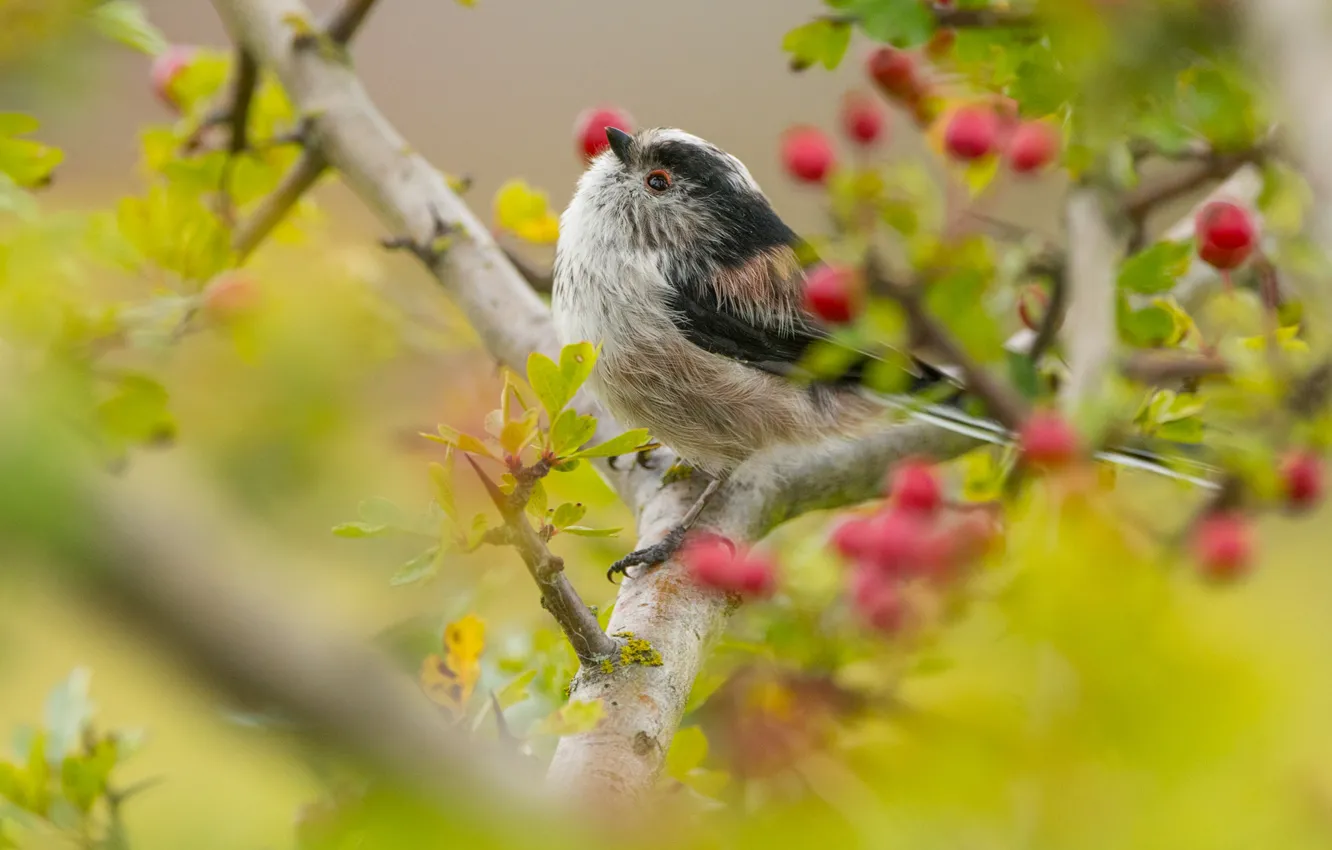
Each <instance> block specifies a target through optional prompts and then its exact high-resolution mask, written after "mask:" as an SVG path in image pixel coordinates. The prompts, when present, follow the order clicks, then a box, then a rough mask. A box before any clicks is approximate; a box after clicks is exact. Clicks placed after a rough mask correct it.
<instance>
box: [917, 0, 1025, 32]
mask: <svg viewBox="0 0 1332 850" xmlns="http://www.w3.org/2000/svg"><path fill="white" fill-rule="evenodd" d="M930 9H931V11H933V12H934V20H935V23H937V24H938V25H939V26H941V27H953V28H954V29H988V28H997V27H1030V26H1034V25H1035V24H1036V16H1035V15H1034V14H1032V13H1031V12H1025V11H1019V10H1016V9H958V8H955V7H954V6H952V5H948V6H944V5H942V4H939V3H936V4H934V5H933V6H931V7H930Z"/></svg>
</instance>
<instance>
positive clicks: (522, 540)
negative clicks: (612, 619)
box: [466, 455, 616, 668]
mask: <svg viewBox="0 0 1332 850" xmlns="http://www.w3.org/2000/svg"><path fill="white" fill-rule="evenodd" d="M466 457H467V462H468V463H470V464H471V465H472V469H473V470H475V471H476V475H477V477H478V478H480V479H481V483H482V485H483V486H484V487H485V488H486V493H487V495H489V496H490V500H491V501H492V502H494V503H495V507H496V508H497V509H498V510H499V512H500V516H501V517H503V518H504V523H505V525H506V526H507V527H508V529H509V540H508V542H509V543H510V544H512V545H513V547H514V548H515V549H517V550H518V554H519V555H520V556H522V559H523V563H524V564H526V565H527V571H528V572H529V573H531V574H532V579H533V580H534V581H535V582H536V584H537V587H538V588H540V590H541V607H542V608H545V609H546V610H547V611H549V612H550V615H551V616H552V617H554V618H555V622H557V623H559V624H560V628H561V629H562V630H563V631H564V635H565V637H566V638H568V639H569V643H570V645H572V646H573V650H574V653H575V654H576V655H577V656H578V660H579V661H580V662H581V663H582V665H583V667H584V668H590V667H592V666H593V665H595V664H596V663H597V662H598V661H600V660H602V659H604V658H607V657H609V656H610V655H611V654H612V653H614V652H615V649H616V643H615V641H613V640H612V639H611V638H609V637H608V636H607V635H606V633H605V632H603V631H602V630H601V625H600V624H599V623H598V622H597V617H596V615H595V614H593V613H592V609H591V608H589V607H588V606H587V603H586V602H584V601H583V598H582V597H581V596H579V595H578V591H576V590H574V588H573V585H572V584H570V583H569V578H568V576H566V575H565V574H564V560H563V559H562V558H560V557H559V556H558V555H556V554H554V553H553V552H551V551H550V547H548V546H547V545H546V541H545V540H543V539H542V538H541V535H540V534H538V533H537V530H536V529H535V528H533V527H532V524H531V523H530V522H528V521H527V517H526V516H525V515H524V513H523V511H524V508H525V507H526V502H527V499H526V498H524V499H523V500H522V504H515V502H514V500H512V499H510V498H509V497H507V496H505V495H504V493H503V492H501V490H500V489H499V486H498V485H496V484H495V482H494V481H492V480H490V477H489V476H488V475H486V474H485V472H483V471H482V470H481V467H480V466H478V465H477V463H476V461H474V460H472V457H471V456H470V455H467V456H466ZM529 477H530V476H529ZM514 492H515V493H517V492H518V491H517V490H516V489H515V491H514ZM527 493H528V494H529V495H530V494H531V485H529V486H528V490H527Z"/></svg>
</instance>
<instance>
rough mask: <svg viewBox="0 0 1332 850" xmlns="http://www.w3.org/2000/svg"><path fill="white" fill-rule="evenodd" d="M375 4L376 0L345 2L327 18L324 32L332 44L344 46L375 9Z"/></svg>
mask: <svg viewBox="0 0 1332 850" xmlns="http://www.w3.org/2000/svg"><path fill="white" fill-rule="evenodd" d="M375 2H376V0H347V2H345V3H343V4H342V5H341V6H339V7H338V9H337V11H335V12H334V13H333V15H332V17H330V18H329V21H328V25H327V26H325V27H324V32H326V33H328V37H329V38H331V39H332V40H333V42H334V43H336V44H346V43H347V42H349V41H351V40H352V36H354V35H356V31H357V30H358V29H360V28H361V24H363V23H364V22H365V18H366V16H367V15H369V14H370V10H371V9H373V8H374V7H375Z"/></svg>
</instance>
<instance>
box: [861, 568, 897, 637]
mask: <svg viewBox="0 0 1332 850" xmlns="http://www.w3.org/2000/svg"><path fill="white" fill-rule="evenodd" d="M851 585H852V587H851V598H852V601H853V602H854V604H855V608H856V613H858V614H859V615H860V617H861V619H862V620H864V621H865V623H866V624H867V625H869V626H870V627H871V628H873V629H874V630H875V631H878V632H883V633H884V634H889V635H891V634H896V633H898V632H900V631H901V630H902V629H903V627H904V626H906V624H907V615H908V613H909V611H908V605H907V599H906V597H905V596H904V595H903V593H902V589H901V587H900V586H899V585H898V583H897V582H894V581H892V580H891V579H889V578H887V577H885V576H882V575H880V574H878V573H876V572H874V571H873V570H868V569H864V568H861V569H859V570H857V571H856V572H855V573H854V574H853V575H852V578H851Z"/></svg>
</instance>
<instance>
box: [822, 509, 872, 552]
mask: <svg viewBox="0 0 1332 850" xmlns="http://www.w3.org/2000/svg"><path fill="white" fill-rule="evenodd" d="M872 528H873V520H872V519H871V518H870V517H851V518H850V519H847V520H843V521H842V522H841V523H840V524H839V525H838V526H837V527H836V528H834V529H833V531H832V534H831V535H830V536H829V539H830V540H831V542H832V545H833V548H834V549H836V550H837V552H838V553H839V554H840V555H841V556H842V557H844V558H849V559H852V560H855V559H857V558H860V557H863V556H864V554H865V552H866V550H867V549H868V547H869V541H870V533H871V529H872Z"/></svg>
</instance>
